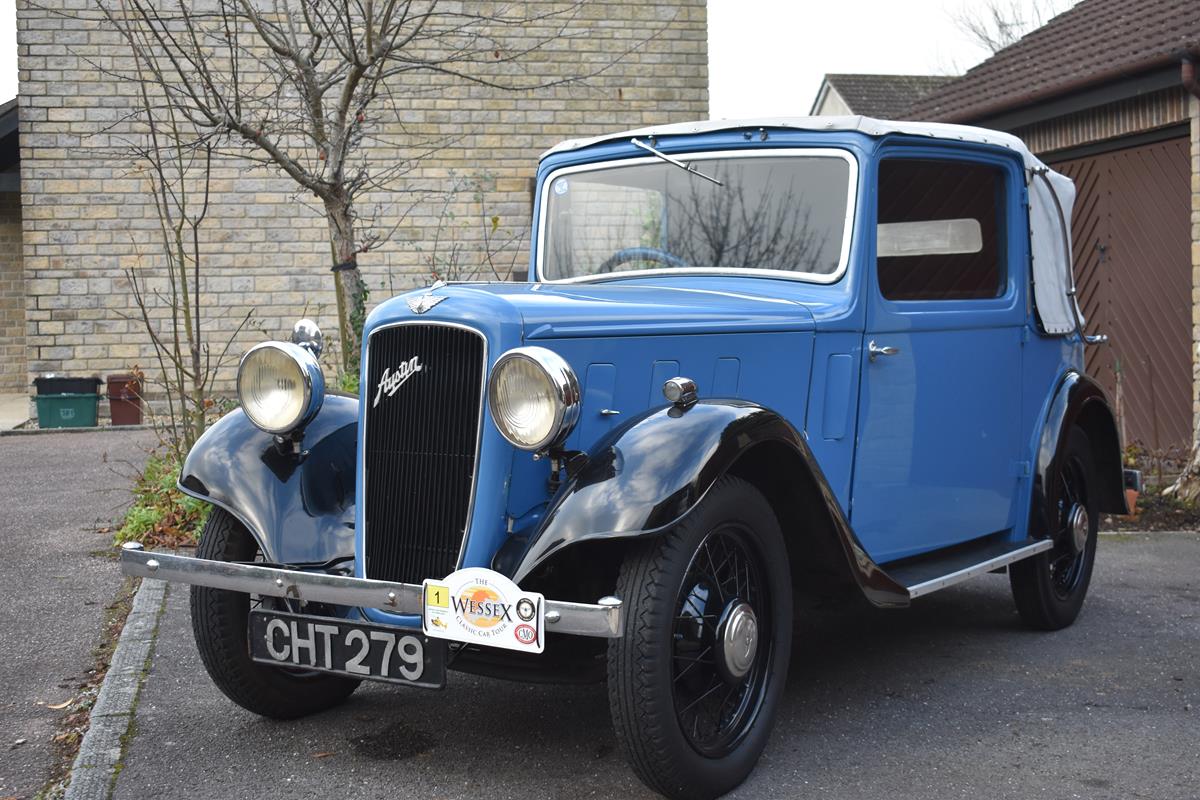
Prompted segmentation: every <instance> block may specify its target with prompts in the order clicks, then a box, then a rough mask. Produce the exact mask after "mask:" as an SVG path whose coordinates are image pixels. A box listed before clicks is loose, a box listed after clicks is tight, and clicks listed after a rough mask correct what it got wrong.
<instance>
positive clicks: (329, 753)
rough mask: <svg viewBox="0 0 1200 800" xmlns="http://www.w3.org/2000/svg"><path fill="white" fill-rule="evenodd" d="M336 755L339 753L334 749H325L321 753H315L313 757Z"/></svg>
mask: <svg viewBox="0 0 1200 800" xmlns="http://www.w3.org/2000/svg"><path fill="white" fill-rule="evenodd" d="M336 755H337V753H335V752H334V751H332V750H323V751H321V752H320V753H313V754H312V757H313V758H329V757H330V756H336Z"/></svg>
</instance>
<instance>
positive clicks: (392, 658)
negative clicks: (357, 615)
mask: <svg viewBox="0 0 1200 800" xmlns="http://www.w3.org/2000/svg"><path fill="white" fill-rule="evenodd" d="M250 657H251V658H252V659H254V660H255V661H258V662H261V663H264V664H274V665H275V666H277V667H295V668H297V669H312V670H318V671H320V672H336V673H338V674H339V675H348V676H350V677H354V678H364V679H369V680H376V681H391V682H392V683H405V684H409V685H411V686H425V687H427V688H431V689H440V688H442V687H443V686H445V685H446V644H445V642H437V641H430V640H429V639H427V638H426V637H424V636H422V635H421V634H419V633H408V632H407V631H403V630H397V629H396V628H384V627H379V626H375V625H362V624H359V623H357V622H347V621H346V620H344V619H332V618H327V617H310V616H305V615H302V614H286V613H279V612H274V611H252V612H250Z"/></svg>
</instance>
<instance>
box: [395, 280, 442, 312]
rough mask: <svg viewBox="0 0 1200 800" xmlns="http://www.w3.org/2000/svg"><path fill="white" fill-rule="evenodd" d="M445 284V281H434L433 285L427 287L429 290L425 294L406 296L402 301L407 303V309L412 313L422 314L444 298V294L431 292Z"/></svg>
mask: <svg viewBox="0 0 1200 800" xmlns="http://www.w3.org/2000/svg"><path fill="white" fill-rule="evenodd" d="M445 285H446V282H445V281H436V282H435V283H434V284H433V286H430V287H429V291H427V292H425V294H421V295H417V296H416V297H406V298H404V302H406V303H408V309H409V310H410V311H412V312H413V313H414V314H424V313H425V312H426V311H428V310H429V309H431V308H433V307H434V306H436V305H437V304H438V303H440V302H442V301H443V300H445V299H446V296H445V295H435V294H434V293H433V292H434V291H435V290H437V289H440V288H442V287H443V286H445Z"/></svg>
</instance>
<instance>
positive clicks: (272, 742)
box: [115, 533, 1200, 800]
mask: <svg viewBox="0 0 1200 800" xmlns="http://www.w3.org/2000/svg"><path fill="white" fill-rule="evenodd" d="M1197 565H1200V535H1197V534H1175V533H1160V534H1152V535H1149V536H1147V535H1133V536H1105V537H1103V539H1102V541H1101V548H1100V554H1099V558H1098V561H1097V569H1096V577H1095V581H1094V583H1093V588H1092V594H1091V596H1090V597H1089V599H1088V603H1087V606H1086V607H1085V609H1084V614H1083V616H1082V617H1081V618H1080V620H1079V621H1078V623H1077V624H1076V625H1075V626H1074V627H1072V628H1070V629H1068V630H1066V631H1062V632H1059V633H1055V634H1039V633H1032V632H1029V631H1026V630H1025V629H1023V628H1022V627H1021V626H1020V624H1019V623H1018V621H1017V617H1016V614H1015V612H1014V610H1013V607H1012V602H1011V599H1010V597H1009V593H1008V583H1007V579H1006V578H1005V577H1004V576H999V575H988V576H985V577H983V578H981V579H979V580H977V581H975V582H973V583H968V584H965V585H963V586H960V587H956V588H953V589H950V590H947V591H945V592H941V593H938V594H935V595H932V596H930V597H929V598H926V599H923V600H921V601H919V602H918V603H917V604H916V605H915V606H914V607H913V608H912V609H910V610H908V611H903V612H877V611H873V610H866V609H864V610H855V611H851V612H839V613H829V614H822V615H810V616H808V617H806V618H804V619H803V620H802V621H801V622H800V624H799V627H798V630H797V644H796V650H795V654H794V657H793V667H792V670H791V674H790V676H789V685H788V691H787V695H786V701H785V705H784V708H783V712H782V715H781V718H780V721H779V724H778V727H777V729H776V732H775V735H774V737H773V739H772V742H771V745H770V746H769V748H768V750H767V753H766V756H765V757H764V759H763V761H762V762H761V763H760V764H759V767H758V769H757V770H756V771H755V773H754V774H753V776H752V777H751V779H750V780H749V781H748V782H747V783H746V784H745V785H744V786H743V787H741V789H739V790H738V791H737V792H735V793H734V795H733V796H735V797H747V798H748V797H820V798H864V797H908V798H969V799H970V800H978V798H982V797H986V798H1021V799H1022V800H1024V799H1025V798H1034V797H1046V798H1074V797H1079V798H1089V799H1093V798H1120V799H1121V800H1128V799H1129V798H1155V799H1156V800H1171V799H1172V798H1180V799H1182V798H1195V797H1197V796H1198V795H1200V666H1198V662H1200V579H1198V578H1197ZM136 731H137V735H136V737H135V738H134V739H133V741H132V743H131V745H130V747H129V749H128V750H127V752H126V754H125V758H124V763H123V766H122V771H121V772H120V774H119V777H118V779H117V783H116V789H115V796H116V797H117V798H122V799H124V798H130V799H132V798H146V797H156V798H175V797H179V798H187V797H222V798H258V797H268V796H269V797H272V798H291V797H294V798H309V797H347V798H355V800H366V799H367V798H388V800H399V799H400V798H419V799H420V800H431V798H469V800H478V798H480V797H487V798H489V800H499V798H509V797H511V798H526V797H539V798H541V797H544V798H558V797H561V798H571V800H574V799H575V798H581V797H613V798H625V797H644V796H648V795H647V793H646V792H645V791H644V790H643V789H642V788H641V786H640V784H638V783H637V781H636V779H635V778H634V777H633V775H632V774H631V773H630V772H629V770H628V769H627V767H626V766H625V764H624V763H623V761H622V760H621V758H620V756H619V753H617V752H616V750H615V747H614V745H615V742H614V740H613V734H612V731H611V728H610V724H609V718H608V709H607V701H606V699H605V693H604V687H603V686H589V687H555V686H527V685H522V684H515V683H506V682H503V681H496V680H490V679H484V678H475V677H470V676H465V675H460V674H458V673H451V675H450V685H449V687H448V688H447V689H446V690H445V691H443V692H430V691H424V690H418V689H403V688H392V687H388V686H379V685H366V684H364V685H363V687H362V688H360V689H359V691H358V692H357V693H356V694H355V695H354V696H353V697H352V698H351V700H350V701H349V702H348V703H347V704H346V705H344V706H343V707H341V708H339V709H337V710H334V711H332V712H328V713H326V714H323V715H320V716H317V717H314V718H310V719H306V720H300V721H298V722H291V723H275V722H270V721H267V720H263V719H260V718H257V717H255V716H253V715H251V714H249V713H247V712H245V711H242V710H241V709H240V708H237V707H236V706H234V705H233V704H232V703H230V702H228V701H227V700H225V699H224V697H222V696H221V695H220V694H219V693H218V692H217V690H216V689H214V688H213V686H212V684H211V683H210V682H209V681H208V679H207V677H206V676H205V674H204V672H203V668H202V667H201V665H200V663H199V660H198V658H197V656H196V653H195V648H194V646H193V644H192V641H191V631H190V621H189V618H188V609H187V591H186V588H182V587H174V588H173V589H172V591H171V592H170V593H169V595H168V600H167V610H166V613H165V614H164V616H163V618H162V622H161V625H160V628H159V638H158V642H157V645H156V651H155V656H154V660H153V666H152V670H151V672H150V674H149V677H148V678H147V681H146V683H145V685H144V687H143V689H142V695H141V699H140V704H139V707H138V710H137V715H136Z"/></svg>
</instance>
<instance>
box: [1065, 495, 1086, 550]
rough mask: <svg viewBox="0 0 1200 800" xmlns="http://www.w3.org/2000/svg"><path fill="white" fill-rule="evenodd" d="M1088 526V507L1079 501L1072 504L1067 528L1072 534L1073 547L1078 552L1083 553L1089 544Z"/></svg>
mask: <svg viewBox="0 0 1200 800" xmlns="http://www.w3.org/2000/svg"><path fill="white" fill-rule="evenodd" d="M1088 528H1089V525H1088V513H1087V509H1086V508H1084V507H1083V506H1082V505H1080V504H1079V503H1076V504H1075V505H1073V506H1071V513H1070V514H1069V515H1068V516H1067V530H1068V531H1069V532H1070V534H1071V541H1070V544H1071V549H1072V550H1073V551H1074V552H1075V553H1076V554H1078V553H1082V552H1083V549H1084V548H1085V547H1086V546H1087V538H1088Z"/></svg>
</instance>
